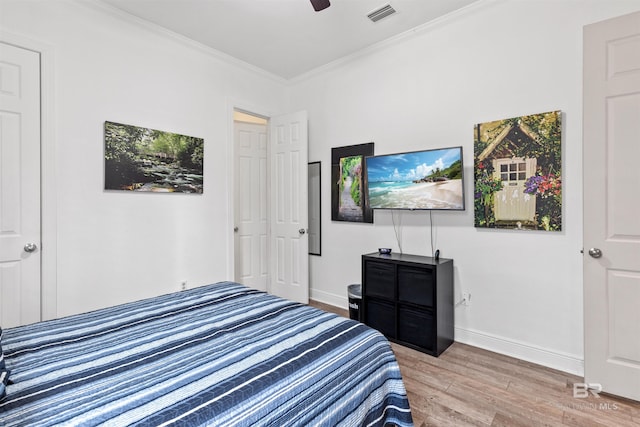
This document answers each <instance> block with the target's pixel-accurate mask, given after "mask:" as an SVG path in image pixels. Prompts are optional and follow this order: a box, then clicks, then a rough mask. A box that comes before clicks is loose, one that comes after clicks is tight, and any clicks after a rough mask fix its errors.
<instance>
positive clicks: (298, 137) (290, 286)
mask: <svg viewBox="0 0 640 427" xmlns="http://www.w3.org/2000/svg"><path fill="white" fill-rule="evenodd" d="M270 130H271V139H270V159H271V162H270V163H271V216H270V224H271V286H270V292H271V293H273V294H274V295H278V296H281V297H284V298H287V299H290V300H294V301H298V302H301V303H304V304H307V303H308V302H309V240H308V235H307V228H308V225H307V222H308V218H307V212H308V197H307V193H308V186H307V181H308V172H307V112H306V111H302V112H298V113H293V114H287V115H285V116H279V117H272V118H271V121H270Z"/></svg>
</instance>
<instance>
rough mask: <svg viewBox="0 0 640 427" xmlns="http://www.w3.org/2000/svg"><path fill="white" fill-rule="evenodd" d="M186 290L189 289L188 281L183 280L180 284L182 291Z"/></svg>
mask: <svg viewBox="0 0 640 427" xmlns="http://www.w3.org/2000/svg"><path fill="white" fill-rule="evenodd" d="M185 289H187V281H186V280H183V281H181V282H180V290H181V291H184V290H185Z"/></svg>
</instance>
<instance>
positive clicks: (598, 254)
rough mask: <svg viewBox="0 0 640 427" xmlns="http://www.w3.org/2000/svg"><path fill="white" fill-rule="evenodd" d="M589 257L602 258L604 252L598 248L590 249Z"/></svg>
mask: <svg viewBox="0 0 640 427" xmlns="http://www.w3.org/2000/svg"><path fill="white" fill-rule="evenodd" d="M589 255H591V256H592V257H593V258H600V257H601V256H602V251H601V250H600V249H598V248H591V249H589Z"/></svg>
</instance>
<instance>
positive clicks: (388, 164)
mask: <svg viewBox="0 0 640 427" xmlns="http://www.w3.org/2000/svg"><path fill="white" fill-rule="evenodd" d="M463 177H464V168H463V165H462V147H451V148H438V149H433V150H423V151H413V152H409V153H397V154H386V155H382V156H372V157H366V158H365V186H366V187H367V189H366V191H367V201H366V203H367V205H368V207H371V208H373V209H409V210H431V209H433V210H464V182H463V181H464V178H463Z"/></svg>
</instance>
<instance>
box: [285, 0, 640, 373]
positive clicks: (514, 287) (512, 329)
mask: <svg viewBox="0 0 640 427" xmlns="http://www.w3.org/2000/svg"><path fill="white" fill-rule="evenodd" d="M638 9H640V2H639V1H637V0H634V1H619V0H606V1H605V0H586V1H583V0H553V1H552V0H527V1H516V0H509V1H505V0H498V1H483V2H480V3H478V4H476V5H475V6H472V7H470V8H468V9H466V10H464V11H463V12H460V13H457V14H454V15H451V16H449V17H448V18H446V19H443V20H441V21H440V22H438V23H436V24H433V25H430V26H427V27H424V28H423V29H421V30H420V31H417V32H416V33H415V34H414V35H411V36H409V37H404V38H401V39H397V40H395V41H394V42H389V43H386V44H385V45H383V46H378V48H376V49H371V51H370V52H369V53H368V54H364V55H358V56H356V57H353V58H351V59H350V60H348V61H344V62H343V63H341V64H333V65H331V66H329V67H326V68H325V69H324V70H322V71H318V72H316V73H314V74H313V75H309V76H307V78H304V79H300V80H299V81H298V82H297V83H296V84H294V85H292V87H291V88H290V108H291V109H292V110H296V109H303V108H304V109H306V110H308V112H309V121H310V136H309V138H310V149H309V160H310V161H318V160H319V161H322V176H323V177H329V176H331V170H330V162H331V148H332V147H339V146H344V145H351V144H359V143H364V142H370V141H374V142H375V153H376V154H385V153H392V152H402V151H412V150H420V149H426V148H436V147H446V146H455V145H462V146H463V147H464V164H465V179H466V184H465V185H466V205H467V210H466V211H465V212H462V213H460V212H435V213H434V214H433V221H434V224H435V234H436V241H437V244H436V247H438V248H439V249H440V251H441V256H443V257H446V258H453V259H454V265H455V295H456V298H459V297H460V295H461V292H462V291H467V292H470V293H471V295H472V298H471V302H470V305H469V306H468V307H464V306H459V307H457V308H456V310H455V325H456V340H458V341H462V342H467V343H470V344H475V345H479V346H481V347H486V348H490V349H492V350H496V351H499V352H504V353H507V354H512V355H515V356H519V357H522V358H524V359H528V360H532V361H535V362H538V363H542V364H545V365H548V366H553V367H557V368H560V369H563V370H567V371H571V372H576V373H580V372H582V369H583V364H582V360H583V356H582V354H583V337H582V336H583V328H582V314H583V313H582V255H581V254H580V249H581V248H582V227H583V223H582V190H583V189H582V183H581V175H582V160H581V159H582V148H581V144H582V133H581V129H582V121H581V119H582V80H581V76H582V27H583V26H584V25H585V24H588V23H592V22H596V21H599V20H603V19H606V18H609V17H613V16H617V15H621V14H624V13H628V12H631V11H634V10H638ZM390 19H393V18H390ZM551 110H562V112H563V190H564V191H563V223H564V225H563V230H562V232H531V231H510V230H483V229H476V228H474V226H473V198H472V197H473V169H472V168H473V126H474V124H476V123H481V122H485V121H492V120H498V119H503V118H509V117H515V116H520V115H527V114H534V113H541V112H546V111H551ZM330 200H331V194H330V186H329V180H328V179H326V178H325V179H324V180H323V188H322V209H323V210H322V217H323V221H322V256H321V257H311V262H310V269H311V296H312V298H315V299H318V300H321V301H325V302H329V303H333V304H336V305H342V306H346V286H347V284H349V283H360V282H361V276H360V274H361V273H360V268H361V264H360V255H361V254H363V253H367V252H373V251H376V250H377V248H378V247H392V248H394V250H396V251H397V250H398V246H397V244H396V239H395V235H394V229H393V226H392V218H391V216H392V213H390V212H388V211H376V212H375V223H374V224H372V225H371V224H354V223H341V222H332V221H331V212H330V207H331V202H330ZM400 221H401V222H402V226H401V227H400V233H401V237H402V245H403V250H404V252H406V253H414V254H420V255H430V254H431V249H430V244H429V241H430V234H429V226H428V224H429V215H428V214H427V213H423V212H405V213H402V214H396V222H400Z"/></svg>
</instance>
